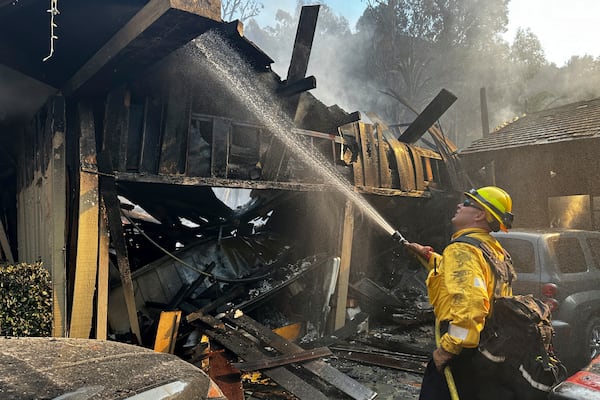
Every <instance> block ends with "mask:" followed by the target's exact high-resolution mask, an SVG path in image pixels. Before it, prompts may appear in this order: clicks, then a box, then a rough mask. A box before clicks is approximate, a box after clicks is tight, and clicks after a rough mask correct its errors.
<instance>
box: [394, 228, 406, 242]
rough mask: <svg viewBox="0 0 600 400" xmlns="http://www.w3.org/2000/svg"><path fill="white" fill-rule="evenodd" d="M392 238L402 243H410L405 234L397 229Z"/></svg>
mask: <svg viewBox="0 0 600 400" xmlns="http://www.w3.org/2000/svg"><path fill="white" fill-rule="evenodd" d="M392 239H394V240H395V241H397V242H399V243H401V244H406V243H408V240H406V238H405V237H404V236H402V234H401V233H400V231H396V232H394V233H393V234H392Z"/></svg>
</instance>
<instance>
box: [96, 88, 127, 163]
mask: <svg viewBox="0 0 600 400" xmlns="http://www.w3.org/2000/svg"><path fill="white" fill-rule="evenodd" d="M128 99H129V94H128V92H127V90H126V88H125V87H124V86H121V87H119V88H117V89H114V90H112V91H111V92H110V93H109V94H108V97H107V100H106V111H105V115H104V135H103V141H102V149H103V151H107V150H108V151H109V152H110V154H111V156H112V158H111V160H110V161H111V163H110V165H112V166H113V167H116V168H117V169H118V170H119V171H126V169H125V163H126V161H127V134H128V129H127V126H128V124H129V122H128V117H129V111H128V104H129V100H128ZM103 172H105V173H112V172H113V171H103Z"/></svg>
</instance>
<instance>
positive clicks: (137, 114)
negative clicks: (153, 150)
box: [125, 103, 144, 172]
mask: <svg viewBox="0 0 600 400" xmlns="http://www.w3.org/2000/svg"><path fill="white" fill-rule="evenodd" d="M143 124H144V105H143V104H134V103H132V104H131V105H130V106H129V129H128V130H127V150H126V151H127V160H126V163H125V169H126V170H127V171H136V172H137V171H139V170H140V152H141V147H142V130H143Z"/></svg>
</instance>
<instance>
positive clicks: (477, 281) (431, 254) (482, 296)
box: [406, 186, 514, 400]
mask: <svg viewBox="0 0 600 400" xmlns="http://www.w3.org/2000/svg"><path fill="white" fill-rule="evenodd" d="M464 194H465V200H464V201H463V202H462V203H460V204H458V206H457V208H456V213H455V214H454V217H453V218H452V225H453V226H454V229H455V232H454V234H453V235H452V241H451V242H450V244H449V245H448V246H446V248H445V249H444V251H443V253H442V254H441V255H440V254H438V253H436V252H435V251H434V250H433V249H432V248H431V247H430V246H423V245H421V244H418V243H407V244H406V247H407V249H408V250H409V251H411V252H412V253H413V254H415V255H417V256H418V258H419V260H420V261H421V262H422V263H423V264H424V265H425V266H426V267H427V268H428V270H429V274H428V276H427V280H426V283H427V291H428V294H429V300H430V302H431V304H432V305H433V309H434V314H435V318H436V329H439V331H438V332H436V333H437V337H436V339H438V340H436V349H435V351H434V352H433V355H432V359H431V360H430V362H429V364H428V366H427V369H426V371H425V375H424V377H423V384H422V387H421V393H420V397H419V399H420V400H440V399H457V398H460V400H470V399H484V398H485V399H486V400H488V399H496V398H498V399H500V398H502V399H510V398H511V395H510V393H505V392H504V391H505V389H503V388H502V386H501V385H500V384H499V383H497V382H494V379H493V376H491V377H490V376H486V374H484V373H482V371H480V369H481V368H478V367H477V365H476V363H475V362H474V359H475V355H476V353H477V347H478V344H479V339H480V333H481V331H482V330H483V328H484V325H485V319H486V316H487V315H488V313H489V312H490V304H492V301H493V296H495V295H502V296H508V295H512V289H511V287H510V282H511V281H512V278H513V276H514V270H513V269H512V264H510V263H509V261H510V257H509V256H507V253H506V252H505V251H504V249H503V248H502V246H501V245H500V243H499V242H498V241H497V240H496V239H495V238H494V237H492V236H491V235H490V232H491V231H495V232H497V231H499V230H503V231H507V230H508V229H509V228H511V224H512V220H513V215H512V214H511V211H512V200H511V198H510V196H509V195H508V193H506V192H505V191H504V190H503V189H500V188H499V187H496V186H486V187H482V188H479V189H471V190H470V191H469V192H466V193H464ZM463 237H470V238H475V239H476V240H477V241H479V243H480V244H483V246H485V249H487V250H486V253H487V255H488V256H489V255H490V254H491V255H492V256H493V257H496V260H498V261H500V263H499V264H500V265H505V264H506V268H505V267H501V268H503V269H505V271H504V272H505V273H504V274H503V275H501V276H503V277H504V278H503V279H495V275H494V272H495V271H492V267H491V266H490V264H489V263H488V262H487V261H486V258H485V256H484V254H483V251H482V248H483V247H476V246H474V245H473V244H468V243H465V242H464V241H463V242H461V241H460V240H459V238H463ZM471 240H472V239H471ZM505 259H506V263H505V264H503V261H504V260H505ZM495 266H496V268H497V267H498V265H497V264H496V263H495ZM506 269H510V270H509V271H507V270H506ZM510 274H512V276H510V277H509V275H510ZM499 276H500V275H499ZM446 367H449V368H448V370H446ZM457 395H458V396H457Z"/></svg>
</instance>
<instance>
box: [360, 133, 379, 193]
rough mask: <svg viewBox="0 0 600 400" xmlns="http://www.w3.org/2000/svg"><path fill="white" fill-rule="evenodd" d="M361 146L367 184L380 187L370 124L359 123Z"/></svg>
mask: <svg viewBox="0 0 600 400" xmlns="http://www.w3.org/2000/svg"><path fill="white" fill-rule="evenodd" d="M358 126H359V135H360V146H361V150H362V165H363V176H364V180H365V186H369V187H379V185H378V184H377V172H378V169H377V160H376V158H375V157H374V154H376V152H375V148H374V147H373V142H372V141H371V140H370V137H371V136H372V127H371V125H369V124H365V123H359V125H358Z"/></svg>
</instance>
